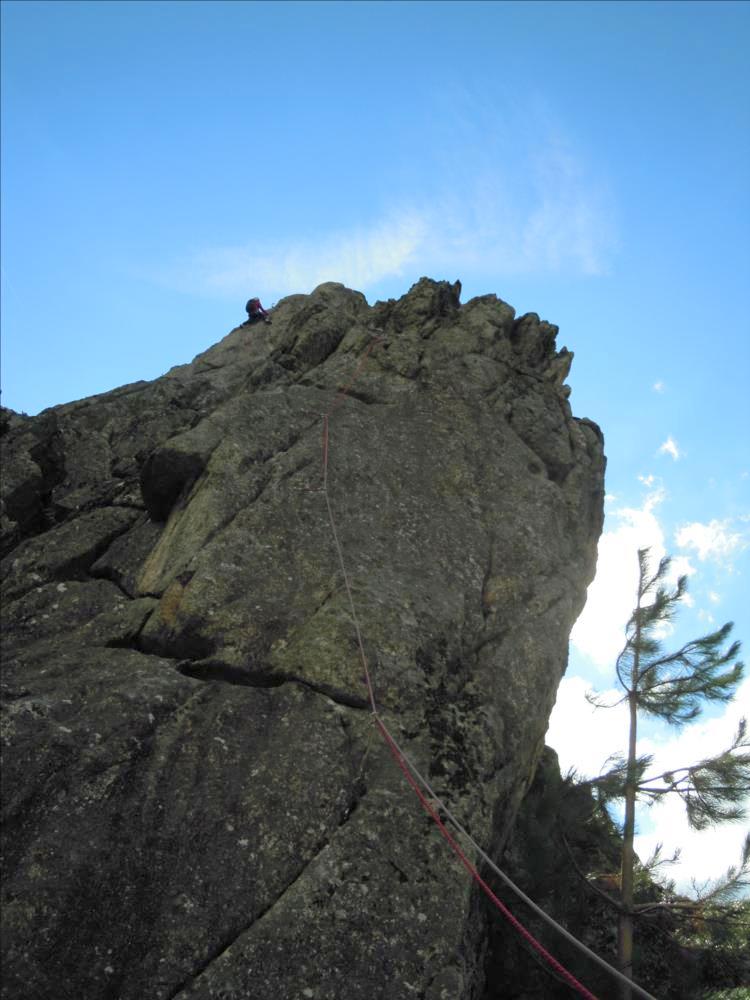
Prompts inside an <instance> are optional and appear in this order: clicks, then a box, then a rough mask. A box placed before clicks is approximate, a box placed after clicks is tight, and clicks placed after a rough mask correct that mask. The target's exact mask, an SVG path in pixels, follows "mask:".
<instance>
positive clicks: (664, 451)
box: [659, 434, 682, 462]
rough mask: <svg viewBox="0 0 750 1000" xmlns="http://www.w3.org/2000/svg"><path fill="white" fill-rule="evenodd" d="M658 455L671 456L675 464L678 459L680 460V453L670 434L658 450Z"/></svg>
mask: <svg viewBox="0 0 750 1000" xmlns="http://www.w3.org/2000/svg"><path fill="white" fill-rule="evenodd" d="M659 454H660V455H671V456H672V458H673V459H674V461H675V462H676V461H677V460H678V459H679V458H682V452H681V451H680V449H679V447H678V446H677V442H676V441H675V439H674V438H673V437H672V435H671V434H670V436H669V437H668V438H667V440H666V441H665V442H664V444H663V445H661V447H660V448H659Z"/></svg>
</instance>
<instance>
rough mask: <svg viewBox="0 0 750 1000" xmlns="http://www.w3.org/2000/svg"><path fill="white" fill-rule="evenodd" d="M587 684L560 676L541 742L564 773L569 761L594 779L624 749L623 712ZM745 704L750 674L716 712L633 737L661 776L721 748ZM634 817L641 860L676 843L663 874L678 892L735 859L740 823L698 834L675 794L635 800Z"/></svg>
mask: <svg viewBox="0 0 750 1000" xmlns="http://www.w3.org/2000/svg"><path fill="white" fill-rule="evenodd" d="M588 687H589V685H588V684H587V683H586V681H585V680H584V679H583V678H581V677H576V676H570V677H564V678H563V680H562V682H561V684H560V688H559V690H558V697H557V702H556V704H555V707H554V709H553V711H552V715H551V717H550V724H549V729H548V731H547V737H546V742H547V743H548V744H549V745H550V746H551V747H554V749H555V750H556V751H557V753H558V756H559V758H560V768H561V770H562V771H563V772H565V771H567V770H568V769H569V768H571V767H573V768H575V769H576V771H577V772H578V773H579V774H580V775H581V776H584V777H595V776H596V775H597V774H599V773H600V772H601V771H602V769H603V765H604V762H605V761H606V759H607V758H608V757H609V756H610V755H611V754H613V753H618V752H619V753H623V752H624V751H625V749H626V746H627V727H628V718H627V708H626V706H625V705H618V706H617V707H615V708H611V709H594V708H592V706H591V705H590V704H589V703H588V702H587V701H586V700H585V697H584V695H585V692H586V690H587V689H588ZM604 694H605V695H606V696H607V698H608V700H609V701H615V700H617V697H618V694H619V692H616V691H607V692H604ZM749 705H750V678H749V679H748V680H746V681H745V682H744V684H743V685H742V686H741V687H740V689H739V690H738V692H737V696H736V697H735V699H734V701H733V702H731V703H730V704H729V705H727V706H726V708H725V710H724V711H723V713H722V714H721V715H719V716H717V717H715V718H712V719H708V720H705V721H699V722H697V723H694V724H693V725H691V726H688V727H685V728H684V729H683V730H675V729H672V728H669V727H664V729H663V732H662V734H660V735H658V736H650V737H649V738H648V739H641V740H639V745H638V749H639V751H640V752H648V753H652V754H654V764H653V767H652V769H651V771H650V773H651V774H661V773H663V772H664V771H667V770H670V769H675V768H678V767H682V766H685V765H686V764H693V763H696V762H697V761H698V760H701V759H703V758H704V757H708V756H711V755H714V754H716V753H718V752H719V751H721V750H724V749H726V747H727V745H728V743H729V741H730V739H731V738H732V736H733V735H734V733H735V731H736V729H737V725H738V722H739V719H740V717H741V716H742V715H743V714H747V711H748V706H749ZM743 709H744V712H743ZM748 806H749V807H750V800H749V801H748ZM637 819H638V825H639V828H640V829H641V830H642V831H643V832H641V833H639V834H638V835H637V837H636V843H635V846H636V851H637V853H638V855H639V856H640V857H641V858H643V859H645V858H647V857H648V856H649V855H650V854H651V852H652V851H653V849H654V847H655V846H656V844H657V843H663V844H664V854H665V856H668V855H670V854H672V853H673V852H674V850H675V849H676V848H678V847H679V848H681V850H682V855H681V860H680V863H679V864H678V865H677V866H673V867H670V868H669V869H667V870H666V871H665V875H666V876H667V877H669V878H674V879H675V881H676V882H677V884H678V889H679V890H680V891H683V892H685V891H687V890H688V889H689V887H690V882H691V879H695V880H696V881H697V882H699V883H701V882H703V881H705V880H707V879H715V878H718V877H719V876H720V875H722V874H723V873H724V872H725V871H726V869H727V868H728V867H729V865H731V864H736V862H737V860H738V859H739V855H740V848H741V845H742V841H743V839H744V833H745V831H746V829H747V824H746V823H732V824H723V825H721V826H719V827H716V828H714V829H709V830H705V831H703V832H701V833H696V832H694V831H692V830H690V829H689V827H688V825H687V819H686V816H685V809H684V806H683V805H682V803H681V802H680V801H679V799H678V798H677V797H676V796H665V797H664V801H663V802H661V803H660V804H657V805H655V806H653V807H652V808H650V809H647V808H646V807H645V806H644V805H642V806H640V807H639V811H638V816H637Z"/></svg>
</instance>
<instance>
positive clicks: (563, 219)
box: [164, 137, 616, 298]
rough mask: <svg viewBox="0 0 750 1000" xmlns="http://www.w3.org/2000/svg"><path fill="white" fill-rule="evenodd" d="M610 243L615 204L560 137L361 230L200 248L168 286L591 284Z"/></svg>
mask: <svg viewBox="0 0 750 1000" xmlns="http://www.w3.org/2000/svg"><path fill="white" fill-rule="evenodd" d="M364 211H365V208H364V205H363V212H364ZM615 242H616V241H615V236H614V223H613V221H612V212H611V206H610V203H609V200H608V198H607V197H606V196H605V195H604V194H603V193H602V191H601V190H600V188H599V187H598V186H597V185H596V183H594V182H593V181H592V178H591V176H590V171H588V170H587V169H586V165H585V163H584V161H583V158H582V157H581V156H579V155H577V154H576V153H575V152H574V151H573V150H572V149H571V147H570V145H569V144H566V143H565V142H563V141H562V140H560V139H559V138H557V137H556V138H554V139H552V138H551V139H549V140H548V142H547V143H546V144H542V145H541V146H538V147H536V148H534V149H533V150H527V151H526V152H524V151H523V150H518V151H515V152H513V153H512V154H511V155H510V156H507V155H506V156H505V157H504V158H502V159H500V158H499V155H498V159H497V160H496V161H495V162H494V163H487V162H486V161H484V162H482V163H479V164H476V165H473V164H472V163H471V162H470V161H466V162H464V163H463V165H462V168H461V171H460V172H459V173H458V174H456V173H455V172H453V173H451V172H448V173H447V174H446V175H445V176H444V177H443V179H442V181H433V182H432V184H431V187H430V188H429V189H428V188H425V190H423V191H413V192H411V193H410V194H409V193H407V194H402V195H401V196H400V197H399V198H398V199H396V200H395V202H394V204H393V205H392V207H391V208H390V209H388V210H386V211H383V212H382V213H381V215H380V217H375V218H372V217H370V219H369V221H368V222H366V223H364V224H362V225H359V226H343V227H340V228H337V229H331V230H329V231H325V232H321V233H320V235H319V236H317V237H315V238H305V239H297V238H294V237H290V238H287V239H281V240H278V241H271V242H265V243H264V242H247V243H240V244H237V245H234V246H216V247H213V248H208V249H203V250H201V251H199V252H196V253H193V254H192V255H191V256H190V257H189V258H188V259H187V260H183V261H181V262H180V263H179V264H178V265H176V266H174V267H173V268H172V269H171V272H170V273H169V274H168V275H166V276H164V279H165V280H166V281H168V283H170V284H172V285H176V286H177V287H183V288H190V290H191V291H196V290H198V291H200V292H202V293H203V294H210V295H218V296H222V297H223V296H227V297H229V296H232V297H236V296H238V295H239V296H242V295H243V294H244V293H245V292H246V290H247V289H248V288H249V287H251V286H252V288H256V289H262V290H263V292H264V294H265V295H266V296H268V297H269V298H274V297H278V296H280V295H286V294H289V293H291V292H306V291H309V290H311V289H312V288H314V287H315V285H317V284H319V283H320V282H323V281H342V282H344V284H347V285H351V286H353V287H355V288H358V289H360V290H363V291H367V290H368V289H370V288H372V287H373V286H376V285H377V284H378V282H380V281H383V280H384V279H387V278H392V277H397V276H399V275H401V274H405V273H407V272H408V273H409V275H410V276H411V277H413V276H414V275H416V276H419V275H420V274H435V275H443V274H447V275H449V276H451V277H456V276H460V275H461V274H462V273H465V272H466V271H468V270H472V271H474V272H475V273H480V274H481V273H486V274H488V275H492V276H493V278H495V279H496V278H497V277H498V276H503V275H518V274H523V275H537V276H539V275H551V274H568V275H579V276H591V275H598V274H602V273H604V272H606V271H607V269H608V266H609V260H610V258H611V254H612V251H613V248H614V245H615Z"/></svg>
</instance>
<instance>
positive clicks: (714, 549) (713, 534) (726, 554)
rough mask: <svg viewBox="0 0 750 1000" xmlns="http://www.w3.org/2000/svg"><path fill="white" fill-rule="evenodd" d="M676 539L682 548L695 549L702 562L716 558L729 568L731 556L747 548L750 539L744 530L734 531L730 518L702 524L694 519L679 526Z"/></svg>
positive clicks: (716, 560)
mask: <svg viewBox="0 0 750 1000" xmlns="http://www.w3.org/2000/svg"><path fill="white" fill-rule="evenodd" d="M675 541H676V543H677V545H679V547H680V548H682V549H693V550H694V551H695V552H696V553H697V555H698V558H699V559H700V560H701V562H705V561H706V560H707V559H711V560H714V561H715V562H718V563H721V564H722V565H724V566H726V567H727V568H729V567H730V566H731V563H730V561H729V560H730V557H731V556H733V555H737V554H738V553H739V552H742V551H743V550H744V549H746V548H747V545H748V541H747V536H746V534H745V533H744V532H740V531H733V530H732V528H731V522H730V521H729V520H728V519H725V520H722V521H720V520H718V519H714V520H713V521H709V523H708V524H702V523H701V522H700V521H693V522H691V523H690V524H685V525H683V526H682V527H681V528H678V530H677V532H676V533H675Z"/></svg>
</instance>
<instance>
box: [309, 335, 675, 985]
mask: <svg viewBox="0 0 750 1000" xmlns="http://www.w3.org/2000/svg"><path fill="white" fill-rule="evenodd" d="M382 339H383V338H382V337H379V336H376V337H373V339H372V340H371V341H370V343H369V344H368V346H367V348H366V350H365V351H364V352H363V354H362V357H361V359H360V361H359V363H358V365H357V367H356V368H355V370H354V372H353V374H352V377H351V378H350V380H349V382H348V383H347V384H346V385H345V386H344V387H343V388H341V389H340V390H339V392H338V393H337V395H336V397H335V399H334V401H333V403H332V404H331V406H330V408H329V410H328V412H327V413H326V414H324V416H323V440H322V451H323V487H322V491H323V495H324V497H325V502H326V508H327V511H328V521H329V524H330V528H331V534H332V537H333V542H334V548H335V549H336V554H337V557H338V562H339V568H340V570H341V575H342V577H343V580H344V586H345V589H346V594H347V598H348V602H349V609H350V613H351V617H352V623H353V625H354V631H355V633H356V637H357V647H358V649H359V654H360V659H361V663H362V670H363V680H364V684H365V687H366V688H367V696H368V700H369V703H370V708H371V710H372V715H373V718H374V721H375V725H376V726H377V728H378V730H379V732H380V734H381V735H382V737H383V739H384V741H385V743H386V745H387V746H388V749H389V750H390V752H391V754H392V756H393V759H394V761H395V762H396V764H397V766H398V767H399V769H400V770H401V772H402V773H403V775H404V777H405V779H406V781H407V782H408V784H409V786H410V787H411V789H412V790H413V792H414V794H415V795H416V796H417V798H418V799H419V802H420V803H421V805H422V807H423V808H424V810H425V811H426V812H427V814H428V815H429V816H430V818H431V819H432V821H433V822H434V823H435V826H436V827H437V828H438V830H439V832H440V834H441V836H442V837H443V839H444V840H445V841H446V843H447V844H448V846H449V847H450V849H451V850H452V851H453V853H454V854H455V855H456V857H457V858H458V860H459V861H460V862H461V864H462V865H463V867H464V868H465V869H466V870H467V871H468V873H469V875H470V876H471V877H472V879H473V880H474V881H475V882H476V883H477V885H478V886H479V887H480V888H481V890H482V891H483V892H484V894H485V896H487V898H488V899H489V900H490V901H491V902H492V904H493V905H494V906H495V908H496V909H497V910H498V911H499V912H500V913H501V914H502V916H503V917H504V918H505V919H506V920H507V921H508V922H509V923H510V924H511V925H512V927H513V928H514V929H515V930H516V931H517V932H518V933H519V934H520V935H521V937H523V938H524V939H525V940H526V941H527V942H528V944H529V945H531V947H532V948H533V949H534V950H535V951H536V952H537V953H538V954H539V955H540V956H541V958H542V959H543V960H544V962H546V964H547V965H548V966H549V967H550V969H552V970H553V971H554V972H555V973H556V974H557V975H558V976H560V977H561V978H562V979H563V980H564V981H565V982H566V983H567V984H568V985H569V986H570V987H571V988H572V989H573V990H575V991H576V992H577V993H578V994H579V995H580V996H582V997H585V998H586V1000H597V997H596V996H595V995H594V994H593V993H591V991H590V990H588V989H587V988H586V987H585V986H584V985H583V984H582V983H580V982H579V981H578V980H577V979H576V978H575V976H574V975H573V974H572V973H571V972H570V971H568V969H566V968H565V967H564V966H563V965H562V964H561V963H560V962H558V960H557V959H556V958H555V957H554V956H553V955H552V954H551V953H550V952H549V951H548V950H547V949H546V948H545V947H544V945H543V944H542V943H541V942H540V941H538V940H537V938H535V937H534V935H533V934H532V933H531V931H529V930H528V929H527V928H526V927H524V925H523V924H522V923H521V922H520V920H518V918H517V917H516V916H514V914H513V913H512V912H511V911H510V910H509V909H508V907H507V906H505V904H504V903H503V902H502V901H501V900H500V899H499V898H498V896H497V895H496V894H495V892H494V891H493V890H492V888H491V887H490V886H489V885H488V883H487V882H486V881H485V879H484V878H482V876H481V875H480V873H479V871H478V869H477V867H476V865H475V864H474V863H473V862H472V861H471V860H470V859H469V857H468V856H467V854H466V852H465V851H464V850H463V848H462V847H461V845H460V844H459V843H458V841H457V840H456V838H455V837H454V836H453V835H452V834H451V832H450V830H448V828H447V826H446V824H445V822H444V821H443V819H442V818H441V816H440V814H439V813H438V811H437V809H438V808H439V809H440V810H441V811H442V812H443V814H444V816H445V817H446V818H447V819H448V820H449V821H450V823H451V824H452V825H453V827H454V829H455V830H456V831H457V832H458V834H459V835H460V836H462V837H464V838H465V839H466V841H467V842H468V843H469V844H470V845H471V846H472V847H473V848H474V850H475V851H476V852H477V854H478V855H479V857H480V858H481V859H482V860H483V861H484V862H485V863H486V864H487V865H488V866H489V867H490V868H491V869H492V871H494V872H495V873H496V874H497V875H498V876H499V877H500V878H501V879H502V881H503V882H504V883H505V885H507V886H508V887H509V888H510V889H511V890H512V891H513V892H514V893H516V894H517V895H518V896H519V898H521V899H522V900H523V901H524V902H525V903H526V904H527V905H529V906H530V907H531V908H532V909H533V910H534V912H535V913H536V914H537V915H538V916H540V917H541V918H542V919H543V920H545V921H546V922H547V923H548V924H550V925H551V926H552V927H554V928H555V929H556V930H557V931H559V932H560V933H561V934H562V935H563V936H564V937H565V938H566V939H567V940H568V941H569V942H570V943H571V944H573V945H575V946H576V947H577V948H579V949H580V950H581V951H582V952H583V953H584V954H585V955H587V956H588V957H589V958H590V959H592V960H593V961H595V962H596V963H597V964H598V965H600V966H601V967H602V968H604V969H606V971H607V972H609V973H611V974H612V976H614V977H615V978H616V979H617V980H618V981H620V982H621V983H625V984H627V985H628V986H629V987H630V988H631V990H632V991H633V993H635V994H636V995H638V996H640V997H643V998H644V1000H656V998H655V997H653V996H652V995H651V994H650V993H648V992H647V991H646V990H644V989H642V988H641V987H640V986H638V985H637V984H636V983H634V982H633V981H632V980H631V979H629V978H628V977H626V976H624V975H623V974H622V973H621V972H620V971H619V970H617V969H615V968H614V967H613V966H611V965H610V964H609V963H608V962H605V961H604V959H602V958H601V957H600V956H599V955H597V954H596V953H595V952H593V951H591V949H589V948H587V947H586V945H584V944H583V943H582V942H581V941H579V940H578V939H577V938H575V937H573V935H572V934H570V932H569V931H567V930H566V929H565V928H564V927H562V926H561V925H560V924H558V923H557V922H556V921H555V920H554V919H553V918H552V917H550V916H549V915H548V914H547V913H545V911H544V910H542V909H541V907H539V906H537V905H536V904H535V903H534V902H533V901H532V900H531V899H529V897H528V896H526V894H525V893H524V892H523V891H522V890H521V889H520V888H519V887H518V886H516V885H515V884H514V883H513V881H512V880H511V879H510V878H509V877H508V876H507V875H506V874H505V873H504V872H502V871H501V870H500V868H499V867H498V866H497V865H496V864H495V863H494V862H493V861H492V860H491V859H490V857H489V856H488V855H487V854H486V852H485V851H484V850H482V848H481V847H480V846H479V844H477V842H476V841H475V840H474V838H473V837H472V836H471V835H470V834H469V833H468V832H467V830H466V829H465V827H464V826H463V825H462V824H461V823H460V822H459V821H458V820H457V819H456V818H455V817H454V816H453V814H452V813H451V812H450V810H449V809H448V807H447V806H446V805H445V803H444V802H443V801H442V799H441V798H440V797H439V796H438V795H437V794H436V792H435V791H434V789H433V788H432V787H431V786H430V784H429V782H428V781H427V779H426V778H424V777H423V776H422V774H421V773H420V771H419V770H418V769H417V767H416V766H415V765H414V763H413V762H412V761H411V760H410V759H409V757H408V756H407V755H406V753H405V752H404V751H403V750H402V748H401V747H400V746H399V744H398V742H397V741H396V739H395V737H394V736H393V734H392V733H391V731H390V729H389V728H388V726H387V725H386V723H385V721H384V719H383V717H382V715H381V713H380V712H379V711H378V706H377V702H376V700H375V692H374V688H373V683H372V674H371V672H370V668H369V664H368V660H367V654H366V652H365V647H364V642H363V639H362V630H361V628H360V624H359V619H358V616H357V611H356V607H355V604H354V598H353V595H352V588H351V583H350V580H349V574H348V572H347V569H346V563H345V560H344V552H343V548H342V546H341V542H340V539H339V535H338V531H337V530H336V520H335V518H334V515H333V508H332V507H331V500H330V495H329V492H328V458H329V453H330V419H331V416H332V415H333V413H334V411H335V410H336V409H337V408H338V407H339V406H341V405H342V404H343V403H344V401H345V400H346V398H347V396H348V394H349V392H350V390H351V388H352V386H353V385H354V383H355V382H356V380H357V379H358V378H359V376H360V374H361V372H362V370H363V368H364V366H365V364H366V362H367V359H368V358H369V356H370V354H371V352H372V351H373V349H374V348H375V347H377V346H378V344H380V343H381V342H382ZM436 806H437V808H436Z"/></svg>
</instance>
